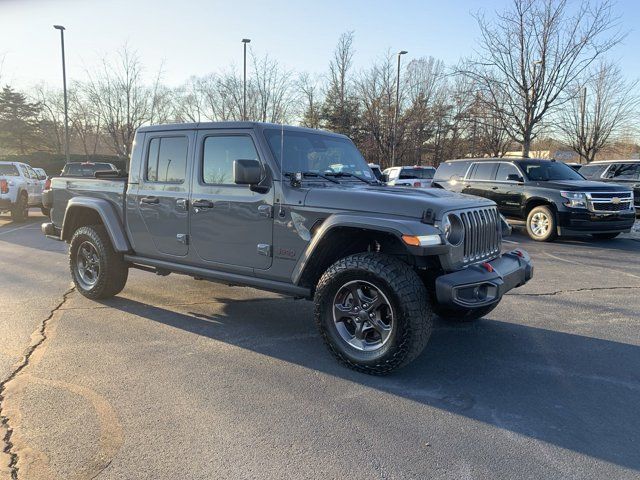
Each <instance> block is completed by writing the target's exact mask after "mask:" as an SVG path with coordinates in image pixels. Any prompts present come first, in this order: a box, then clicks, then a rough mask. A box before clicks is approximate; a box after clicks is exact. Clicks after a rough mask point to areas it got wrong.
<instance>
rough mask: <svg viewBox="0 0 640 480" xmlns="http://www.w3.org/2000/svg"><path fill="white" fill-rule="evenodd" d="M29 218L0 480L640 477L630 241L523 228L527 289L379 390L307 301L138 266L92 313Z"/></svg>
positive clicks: (10, 235)
mask: <svg viewBox="0 0 640 480" xmlns="http://www.w3.org/2000/svg"><path fill="white" fill-rule="evenodd" d="M32 215H33V218H31V219H30V220H29V222H28V223H26V224H22V225H16V224H13V223H11V222H10V220H9V218H8V217H0V307H1V309H0V380H1V381H2V382H3V385H5V387H6V388H5V392H4V394H3V397H4V398H3V399H2V416H3V417H5V418H6V419H7V421H8V424H9V426H10V427H11V432H10V435H5V438H4V444H3V447H5V448H6V446H7V444H8V443H10V453H11V455H9V454H8V453H7V452H5V453H4V454H0V460H1V461H0V478H11V471H10V470H11V469H10V468H8V466H7V465H8V464H9V463H10V462H14V463H15V462H17V463H16V464H15V466H17V468H18V470H17V474H18V478H20V479H91V478H99V479H175V478H181V479H192V478H193V479H226V478H229V479H244V478H246V479H250V478H278V479H281V478H292V479H301V478H317V479H328V478H335V479H338V478H352V479H360V478H363V479H374V478H420V479H422V478H451V479H461V478H463V479H464V478H479V479H481V478H638V475H640V473H639V472H640V408H639V407H638V405H639V404H640V329H639V328H638V322H639V321H640V315H639V313H640V255H638V254H639V253H640V241H638V240H635V239H631V238H620V239H616V240H613V241H609V242H597V241H592V240H585V239H569V240H562V241H559V242H557V243H553V244H537V243H534V242H531V241H529V240H528V239H527V238H526V237H525V236H524V235H522V234H521V233H515V234H514V235H513V236H512V237H510V239H509V242H510V243H508V244H505V247H506V248H512V247H515V246H516V245H515V244H517V245H518V246H521V247H523V248H525V249H526V250H527V251H529V253H530V254H531V256H532V258H533V260H534V262H535V269H536V271H535V277H534V279H533V280H532V281H531V282H530V283H529V284H527V285H526V286H525V287H523V288H521V289H518V290H515V291H514V292H513V293H511V294H509V295H508V296H507V297H506V298H505V299H504V300H503V302H502V304H501V305H500V306H499V307H498V308H497V309H496V310H494V311H493V312H491V313H490V314H489V315H488V316H487V317H486V318H484V319H482V320H480V321H478V322H477V323H475V324H472V325H451V324H446V323H442V322H439V323H438V324H437V326H436V329H435V331H434V333H433V335H432V338H431V341H430V343H429V345H428V346H427V349H426V350H425V352H424V353H423V354H422V356H421V357H420V358H419V359H418V360H417V361H415V362H414V363H413V364H411V365H410V366H409V367H408V368H405V369H403V370H400V371H398V372H397V373H395V374H393V375H391V376H387V377H370V376H366V375H362V374H358V373H355V372H352V371H350V370H347V369H345V368H343V367H342V366H340V365H339V364H338V363H336V362H335V361H334V359H333V358H332V357H331V356H330V354H329V353H328V352H327V350H326V349H325V348H324V346H323V344H322V342H321V339H320V337H319V335H318V334H317V333H316V329H315V326H314V323H313V318H312V305H311V303H310V302H305V301H296V300H291V299H284V298H281V297H279V296H278V295H275V294H270V293H264V292H259V291H256V290H252V289H249V288H232V287H227V286H223V285H216V284H212V283H208V282H204V281H196V280H193V279H189V278H188V277H182V276H178V275H170V276H168V277H158V276H155V275H151V274H148V273H143V272H139V271H132V272H131V274H130V276H129V282H128V284H127V287H126V288H125V290H124V291H123V292H122V293H121V294H120V295H119V296H118V297H117V298H115V299H112V300H109V301H105V302H102V303H97V302H92V301H89V300H87V299H85V298H84V297H82V296H80V295H79V294H77V293H76V292H74V291H72V290H70V286H71V284H70V279H69V274H68V270H67V258H66V245H65V244H62V243H59V242H55V241H52V240H48V239H46V238H44V237H43V236H42V235H41V234H40V231H39V223H40V222H41V221H42V217H37V216H36V214H35V213H32ZM29 345H31V347H29ZM29 348H31V349H33V353H32V354H31V355H30V358H29V361H28V363H26V364H23V363H21V358H22V355H23V354H24V352H25V351H26V350H27V349H29ZM16 365H18V366H19V367H18V369H19V371H18V372H17V374H16ZM2 433H4V432H2Z"/></svg>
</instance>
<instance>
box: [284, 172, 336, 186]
mask: <svg viewBox="0 0 640 480" xmlns="http://www.w3.org/2000/svg"><path fill="white" fill-rule="evenodd" d="M296 173H301V174H302V176H303V177H318V178H322V179H324V180H328V181H329V182H333V183H337V184H338V185H339V184H340V182H339V181H338V180H336V179H335V178H329V177H327V176H326V175H323V174H321V173H317V172H296ZM294 175H295V173H292V172H285V174H284V176H285V177H289V178H293V177H294Z"/></svg>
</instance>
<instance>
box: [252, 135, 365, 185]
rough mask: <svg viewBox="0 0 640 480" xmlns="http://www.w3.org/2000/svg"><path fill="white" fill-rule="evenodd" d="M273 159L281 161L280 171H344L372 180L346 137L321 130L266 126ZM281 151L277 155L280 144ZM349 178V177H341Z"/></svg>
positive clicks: (362, 160)
mask: <svg viewBox="0 0 640 480" xmlns="http://www.w3.org/2000/svg"><path fill="white" fill-rule="evenodd" d="M264 135H265V137H266V138H267V142H268V143H269V147H270V148H271V152H272V153H273V156H274V158H275V160H276V161H277V162H278V163H280V162H281V161H282V163H283V165H282V171H283V172H284V173H295V172H313V173H317V174H323V175H327V174H333V173H345V174H352V175H357V176H359V177H362V178H364V179H366V180H375V176H374V175H373V172H372V171H371V168H370V167H369V165H367V162H366V161H365V160H364V158H363V157H362V155H361V154H360V152H359V151H358V149H357V148H356V147H355V145H354V144H353V143H352V142H351V141H350V140H348V139H346V138H341V137H334V136H332V135H324V134H322V133H311V132H301V131H294V130H284V133H283V131H282V130H280V129H275V128H274V129H267V130H265V131H264ZM282 145H284V152H283V154H282V155H281V146H282ZM345 179H349V177H345Z"/></svg>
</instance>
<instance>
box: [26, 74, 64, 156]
mask: <svg viewBox="0 0 640 480" xmlns="http://www.w3.org/2000/svg"><path fill="white" fill-rule="evenodd" d="M31 96H32V97H33V99H34V101H35V102H36V103H38V105H40V111H39V119H38V123H39V127H40V131H41V133H42V139H43V143H44V144H45V146H46V148H47V149H49V150H51V151H53V152H55V153H62V148H63V146H64V98H63V94H62V91H60V90H56V89H51V88H48V87H47V86H46V85H44V84H42V83H41V84H38V85H36V86H35V87H34V89H33V93H32V94H31Z"/></svg>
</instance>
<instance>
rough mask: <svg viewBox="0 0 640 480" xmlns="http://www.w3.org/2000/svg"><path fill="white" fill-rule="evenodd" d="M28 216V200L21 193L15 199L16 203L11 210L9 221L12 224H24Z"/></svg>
mask: <svg viewBox="0 0 640 480" xmlns="http://www.w3.org/2000/svg"><path fill="white" fill-rule="evenodd" d="M28 216H29V198H28V197H27V196H26V195H25V194H24V193H21V194H20V196H19V197H18V198H17V199H16V203H15V205H14V206H13V208H12V209H11V220H13V221H14V222H16V223H18V222H24V221H25V220H26V219H27V217H28Z"/></svg>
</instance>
